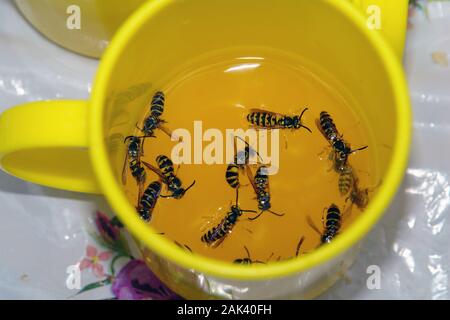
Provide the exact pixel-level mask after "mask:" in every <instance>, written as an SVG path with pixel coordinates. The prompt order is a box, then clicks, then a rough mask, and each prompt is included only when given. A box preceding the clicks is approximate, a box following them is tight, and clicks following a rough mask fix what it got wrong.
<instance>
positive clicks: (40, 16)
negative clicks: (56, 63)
mask: <svg viewBox="0 0 450 320" xmlns="http://www.w3.org/2000/svg"><path fill="white" fill-rule="evenodd" d="M145 1H148V0H127V1H122V0H39V1H36V0H15V3H16V6H17V8H19V10H20V11H21V12H22V14H23V15H24V17H25V18H26V19H27V20H28V21H29V22H30V23H31V24H32V25H33V26H35V27H36V29H37V30H39V31H40V32H41V33H42V34H44V35H45V36H46V37H47V38H49V39H50V40H52V41H54V42H56V43H57V44H59V45H60V46H62V47H64V48H67V49H69V50H72V51H75V52H77V53H81V54H83V55H86V56H89V57H94V58H99V57H100V56H101V54H102V53H103V51H104V50H105V48H106V47H107V46H108V44H109V41H110V39H111V38H112V36H113V35H114V33H115V32H116V31H117V29H118V28H119V26H120V25H121V24H122V23H123V22H124V21H125V19H126V18H127V17H128V16H130V15H131V13H132V12H133V11H134V10H136V9H137V8H138V7H139V6H140V5H141V4H143V3H144V2H145Z"/></svg>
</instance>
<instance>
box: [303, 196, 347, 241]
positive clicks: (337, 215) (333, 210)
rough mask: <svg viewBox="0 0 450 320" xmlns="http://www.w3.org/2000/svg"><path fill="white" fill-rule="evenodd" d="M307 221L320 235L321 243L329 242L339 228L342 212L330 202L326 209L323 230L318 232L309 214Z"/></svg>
mask: <svg viewBox="0 0 450 320" xmlns="http://www.w3.org/2000/svg"><path fill="white" fill-rule="evenodd" d="M307 222H308V224H309V226H310V227H311V228H312V229H313V230H314V231H316V232H317V233H318V234H319V235H320V242H321V244H325V243H330V242H331V241H332V240H333V239H334V238H335V237H336V236H337V235H338V232H339V230H340V229H341V222H342V214H341V211H340V210H339V208H338V206H337V205H335V204H332V205H331V206H330V207H329V208H328V209H327V215H326V217H325V221H324V222H325V225H324V231H323V232H320V230H319V229H318V228H317V227H316V225H315V224H314V222H313V221H312V219H311V217H310V216H307Z"/></svg>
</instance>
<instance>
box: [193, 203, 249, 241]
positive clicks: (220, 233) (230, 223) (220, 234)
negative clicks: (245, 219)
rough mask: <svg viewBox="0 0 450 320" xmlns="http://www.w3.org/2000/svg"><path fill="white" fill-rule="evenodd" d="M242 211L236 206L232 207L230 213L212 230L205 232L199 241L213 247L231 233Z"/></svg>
mask: <svg viewBox="0 0 450 320" xmlns="http://www.w3.org/2000/svg"><path fill="white" fill-rule="evenodd" d="M242 212H243V211H242V210H241V209H240V208H239V207H238V206H237V205H235V206H232V207H231V211H230V212H228V213H227V216H226V217H225V218H223V220H222V221H221V222H220V223H219V224H218V225H217V226H216V227H214V228H212V229H211V230H209V231H208V232H206V233H205V234H204V235H203V236H202V237H201V240H202V241H203V242H205V243H206V244H207V245H213V244H215V243H216V242H218V241H220V240H223V238H225V237H226V236H227V234H228V233H230V232H231V230H232V229H233V227H234V226H235V225H236V223H237V221H238V219H239V217H240V216H241V215H242Z"/></svg>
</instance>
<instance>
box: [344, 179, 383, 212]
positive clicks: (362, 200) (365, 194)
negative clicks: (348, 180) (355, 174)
mask: <svg viewBox="0 0 450 320" xmlns="http://www.w3.org/2000/svg"><path fill="white" fill-rule="evenodd" d="M380 184H381V182H380V183H379V184H378V185H377V186H375V187H374V188H372V189H369V188H364V189H360V188H359V180H358V178H355V179H354V181H353V186H352V190H351V192H350V195H349V196H348V198H347V200H346V201H348V200H350V201H351V203H352V204H354V205H356V206H357V207H358V209H360V210H364V209H365V208H366V207H367V205H368V204H369V192H371V191H373V190H374V189H376V188H377V187H378V186H379V185H380Z"/></svg>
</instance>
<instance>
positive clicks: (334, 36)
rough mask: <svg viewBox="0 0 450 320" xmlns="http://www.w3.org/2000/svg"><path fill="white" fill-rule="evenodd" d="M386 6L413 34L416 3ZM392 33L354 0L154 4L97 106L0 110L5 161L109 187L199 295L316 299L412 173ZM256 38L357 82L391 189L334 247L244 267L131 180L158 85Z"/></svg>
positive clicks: (140, 232) (165, 271) (187, 288)
mask: <svg viewBox="0 0 450 320" xmlns="http://www.w3.org/2000/svg"><path fill="white" fill-rule="evenodd" d="M394 2H395V4H396V5H395V6H393V5H392V4H393V3H394ZM378 3H379V5H380V6H381V12H384V13H385V14H387V17H388V18H389V19H388V20H389V23H390V24H391V25H394V24H395V23H397V26H398V29H400V30H405V23H406V12H407V11H406V10H407V1H406V0H405V1H390V0H386V1H378ZM389 10H393V11H392V14H389V12H391V11H389ZM386 19H387V18H386ZM394 29H395V28H394ZM381 31H383V30H381ZM391 36H392V37H391V38H390V42H391V44H392V45H390V44H389V43H388V41H386V39H384V37H383V36H382V35H381V34H380V33H379V32H375V31H373V30H370V29H369V28H368V27H367V16H364V15H361V13H360V12H359V11H358V10H356V9H355V7H353V6H352V5H351V4H350V3H349V2H347V1H344V0H335V1H331V0H329V1H325V0H323V1H322V0H321V1H311V0H266V1H261V0H246V1H241V0H226V1H225V0H191V1H176V0H160V1H155V2H151V3H148V4H146V5H144V6H143V7H141V8H140V9H139V10H138V11H137V12H136V13H135V14H134V15H133V16H132V18H130V19H129V20H128V21H127V22H126V24H125V25H124V26H123V27H122V28H121V30H120V31H119V32H118V34H117V35H116V36H115V38H114V39H113V41H112V42H111V45H110V47H109V48H108V50H107V51H106V54H105V56H104V57H103V59H102V62H101V65H100V69H99V71H98V75H97V78H96V81H95V85H94V89H93V92H92V97H91V99H90V101H50V102H37V103H31V104H26V105H22V106H18V107H15V108H12V109H10V110H8V111H6V112H5V113H4V114H3V115H2V116H1V117H0V164H1V166H2V168H3V170H5V171H6V172H9V173H11V174H13V175H15V176H17V177H20V178H23V179H26V180H29V181H32V182H36V183H41V184H43V185H47V186H51V187H56V188H63V189H67V190H73V191H81V192H93V193H94V192H96V193H103V194H104V195H105V196H106V198H107V199H108V201H109V203H110V204H111V206H112V207H113V208H114V210H115V211H116V213H117V214H118V215H119V217H120V219H121V220H122V221H123V222H124V224H125V225H126V227H127V228H128V229H129V231H130V232H131V233H132V234H133V235H134V236H135V237H136V239H137V240H139V241H140V242H141V243H142V246H143V248H144V249H143V250H144V251H145V254H146V257H147V262H148V264H149V266H150V268H151V269H152V270H153V271H154V272H155V273H156V274H158V275H159V276H160V277H161V279H163V280H164V281H165V282H166V283H167V284H168V285H169V286H170V287H171V288H172V289H173V290H175V291H176V292H178V293H180V294H182V295H184V296H185V297H187V298H205V297H212V296H214V297H221V298H250V299H261V298H288V297H296V298H311V297H314V296H316V295H317V294H319V293H321V292H322V291H323V290H325V289H326V288H328V287H329V286H330V285H332V284H333V283H334V282H335V281H336V280H337V279H338V278H339V275H340V274H341V272H342V271H343V270H345V269H346V268H348V266H349V265H350V264H351V263H352V262H353V261H354V259H355V256H356V253H357V248H358V246H359V241H360V240H361V239H362V238H363V236H364V235H365V234H366V233H367V232H368V231H369V230H370V229H371V228H372V227H373V226H374V224H375V223H376V222H377V221H378V219H379V218H380V217H381V216H382V214H383V212H384V211H385V210H386V208H387V206H388V205H389V203H390V201H391V200H392V198H393V197H394V195H395V193H396V190H397V189H398V187H399V185H400V183H401V180H402V177H403V175H404V172H405V168H406V165H407V160H408V154H409V146H410V138H411V110H410V102H409V95H408V89H407V86H406V82H405V78H404V74H403V71H402V67H401V64H400V56H401V48H402V46H403V41H404V32H400V31H399V32H396V33H393V34H392V35H391ZM149 39H151V41H149ZM180 39H182V41H180ZM244 45H245V46H246V47H258V46H265V47H273V48H276V49H279V50H284V51H289V52H291V53H294V54H295V53H297V54H300V55H301V56H303V57H305V58H306V59H309V60H312V61H314V62H316V63H318V64H320V65H321V67H323V68H324V69H326V70H328V71H329V72H331V73H332V74H333V75H334V76H335V77H336V78H337V79H338V80H339V81H340V82H341V83H342V85H344V86H345V87H347V88H349V89H351V92H352V94H353V96H354V98H355V99H356V101H357V102H358V103H357V105H358V106H359V107H358V108H359V110H356V112H358V113H359V114H363V115H364V117H365V118H366V120H367V122H368V124H369V126H370V129H371V131H372V134H373V138H374V141H378V142H379V144H377V145H373V146H371V148H375V149H376V150H375V151H376V154H377V155H378V158H379V159H378V160H379V161H377V162H378V163H380V164H381V165H380V167H379V170H380V173H381V176H382V179H383V184H382V186H381V187H380V188H379V190H378V192H377V193H376V195H375V196H374V197H373V199H372V201H371V203H370V205H369V206H368V208H367V210H366V211H365V212H364V214H362V215H361V216H360V217H359V218H358V219H356V221H355V222H354V223H353V224H352V225H351V226H349V227H348V229H347V230H346V232H343V233H342V234H341V235H340V236H339V237H337V238H336V239H335V241H333V242H332V243H331V244H330V245H326V246H323V247H321V248H320V249H318V250H315V251H314V252H311V253H309V254H306V255H303V256H301V257H299V258H297V259H292V260H289V261H283V262H279V263H273V264H268V265H253V266H239V265H233V264H230V263H225V262H220V261H216V260H212V259H209V258H206V257H203V256H199V255H195V254H194V255H192V254H190V253H187V252H186V251H183V250H182V249H180V248H179V247H177V246H176V245H175V244H173V243H172V242H170V241H168V240H165V239H164V238H163V237H160V236H158V235H156V234H155V233H154V232H151V231H152V230H149V227H148V226H147V225H146V224H145V223H143V222H142V221H141V220H140V219H139V218H138V216H137V215H136V212H135V208H134V207H133V205H132V204H131V203H129V201H128V199H127V197H126V196H125V194H124V193H123V190H122V186H121V182H120V180H121V179H120V176H121V170H122V165H123V159H124V156H125V146H124V144H123V143H122V142H123V138H124V137H125V136H127V135H129V134H130V133H132V132H133V130H134V125H135V123H136V122H137V121H138V119H140V117H141V115H142V112H143V108H146V106H147V105H148V101H149V99H150V97H151V96H152V94H153V93H154V91H155V90H156V89H158V88H155V87H152V85H151V83H155V82H157V81H158V79H159V77H160V76H161V75H164V74H170V72H171V71H173V70H176V69H177V67H179V66H180V64H182V63H183V62H185V61H188V60H190V59H193V58H195V57H198V56H199V55H202V54H204V53H205V52H209V51H212V50H217V49H220V48H228V47H230V46H235V47H239V46H244ZM393 48H394V49H393Z"/></svg>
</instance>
